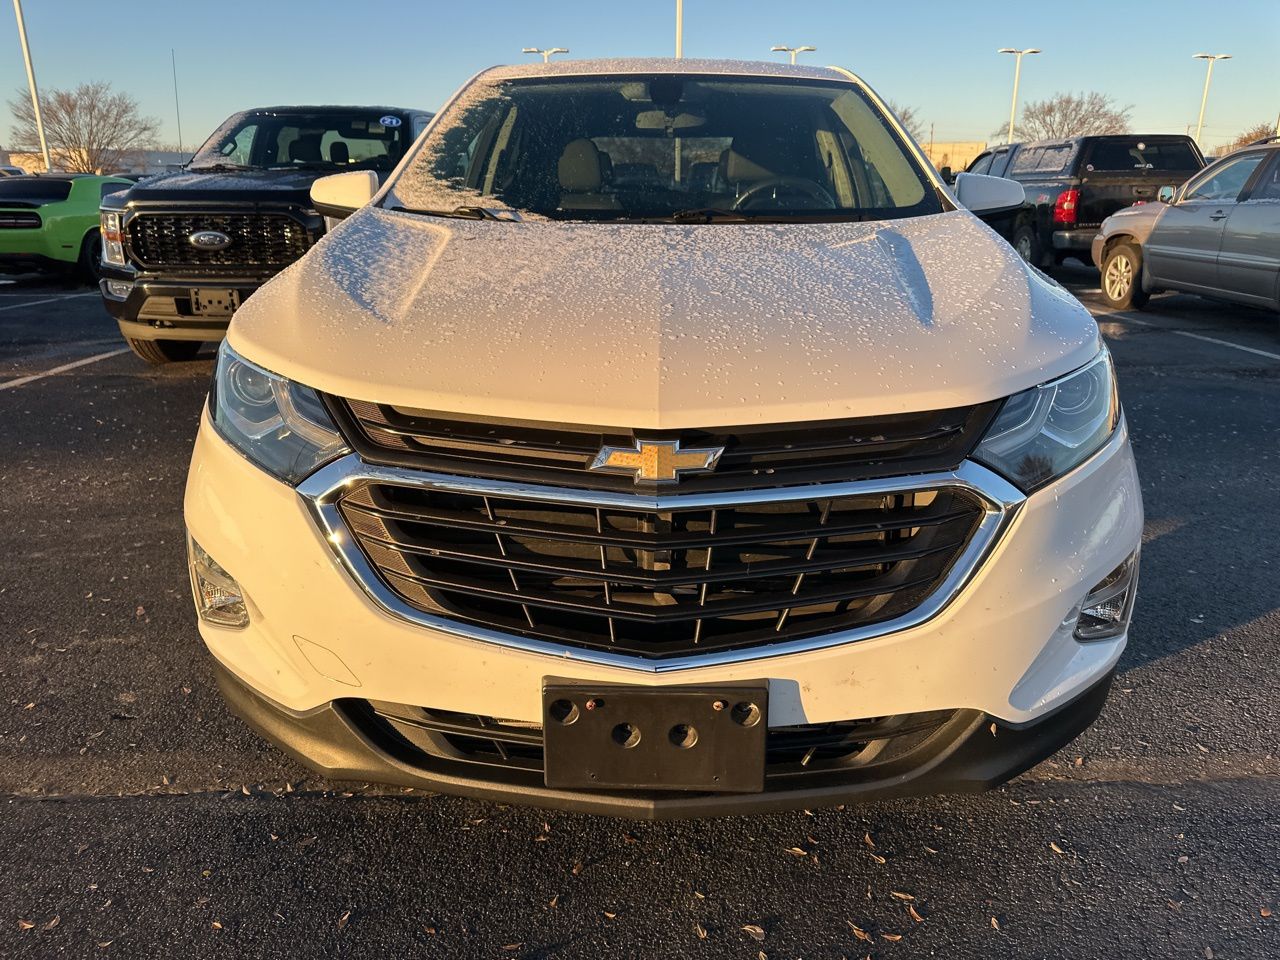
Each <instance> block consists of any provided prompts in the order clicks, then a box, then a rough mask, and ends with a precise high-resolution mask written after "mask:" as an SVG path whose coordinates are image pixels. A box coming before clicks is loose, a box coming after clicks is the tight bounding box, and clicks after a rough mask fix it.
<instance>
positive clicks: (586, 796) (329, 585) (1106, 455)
mask: <svg viewBox="0 0 1280 960" xmlns="http://www.w3.org/2000/svg"><path fill="white" fill-rule="evenodd" d="M186 519H187V525H188V530H189V532H190V535H191V537H192V538H193V540H195V541H196V542H197V543H199V544H200V546H201V547H202V548H203V550H204V551H206V552H207V553H208V554H209V555H210V556H211V557H212V558H213V559H214V560H216V561H217V563H218V564H219V565H221V566H222V567H223V568H224V569H225V570H226V571H227V573H228V574H229V575H230V576H232V577H233V578H234V579H235V580H236V581H237V582H238V583H239V584H240V586H241V588H242V589H243V592H244V596H245V598H246V600H245V603H246V607H247V609H248V612H249V625H248V626H247V627H245V628H243V629H236V628H231V627H223V626H217V625H214V624H210V623H208V622H203V621H202V622H201V623H200V632H201V634H202V636H203V638H204V640H205V643H206V644H207V646H208V648H209V650H210V651H211V652H212V654H213V655H214V657H215V658H216V660H217V661H218V662H219V671H220V674H221V677H222V679H221V683H222V685H223V688H224V692H225V693H226V696H227V699H228V701H229V702H230V703H231V704H232V706H233V707H234V709H235V710H236V711H237V712H239V713H240V714H241V715H242V716H244V717H245V718H246V719H247V720H248V721H249V722H250V723H251V724H252V725H253V726H255V727H256V728H257V729H259V730H260V731H261V732H263V733H264V735H266V736H267V737H268V738H269V739H272V740H274V741H276V742H277V743H280V744H281V745H283V746H284V747H285V748H286V749H288V750H290V751H291V752H292V753H293V754H294V755H295V756H297V757H299V758H301V759H302V760H304V761H305V762H307V763H309V764H310V765H312V766H313V767H315V768H316V769H317V770H320V771H321V772H323V773H325V774H327V775H330V776H334V777H343V778H346V777H350V778H355V779H360V780H381V781H386V782H391V783H397V784H403V785H406V786H417V787H424V788H428V789H432V790H438V791H441V792H453V793H463V794H468V795H475V796H483V797H490V798H494V799H501V800H504V801H511V802H518V801H522V800H523V801H525V802H533V803H540V804H552V805H556V806H561V807H566V808H572V809H577V810H587V811H592V812H607V813H616V814H620V815H629V816H639V817H682V816H696V815H715V814H719V813H725V812H730V811H743V812H746V811H763V810H771V809H779V808H784V807H796V806H811V805H814V804H819V803H839V802H843V801H845V800H850V799H856V798H870V797H882V796H895V795H900V794H905V793H921V792H930V791H938V790H975V789H980V788H982V787H986V786H992V785H994V784H996V783H999V782H1001V781H1002V780H1005V779H1008V778H1009V777H1012V776H1015V775H1016V774H1018V773H1020V772H1021V771H1023V770H1025V769H1027V768H1028V767H1030V766H1032V765H1034V764H1035V763H1036V762H1038V761H1039V760H1041V759H1043V758H1044V757H1045V756H1047V755H1049V754H1050V753H1052V752H1054V751H1055V750H1057V749H1059V748H1060V747H1061V746H1063V745H1064V744H1065V743H1067V742H1069V741H1070V740H1071V738H1073V737H1074V736H1075V735H1076V734H1078V733H1079V732H1080V731H1081V730H1082V729H1084V727H1086V726H1087V725H1088V724H1089V722H1090V721H1091V720H1092V719H1093V717H1094V716H1096V715H1097V713H1098V710H1099V709H1101V705H1102V703H1103V701H1104V700H1105V697H1106V689H1107V684H1108V682H1109V677H1110V675H1111V672H1112V671H1113V669H1114V667H1115V664H1116V661H1117V660H1118V659H1119V657H1120V654H1121V652H1122V651H1123V649H1124V646H1125V642H1126V639H1127V636H1126V635H1121V636H1119V637H1116V638H1113V639H1110V640H1103V641H1098V642H1092V643H1081V642H1078V641H1077V640H1075V639H1074V635H1073V633H1074V625H1075V617H1074V611H1075V610H1077V609H1078V607H1079V604H1080V602H1081V600H1082V599H1083V598H1084V597H1085V596H1086V595H1087V594H1088V593H1089V592H1090V591H1091V590H1092V589H1093V588H1094V587H1095V585H1097V584H1098V583H1099V582H1100V581H1102V580H1103V579H1104V578H1105V577H1106V576H1107V575H1108V574H1109V573H1111V572H1112V571H1113V570H1115V569H1116V568H1117V567H1118V566H1120V565H1121V564H1122V563H1123V562H1124V561H1125V560H1126V559H1127V558H1129V557H1131V556H1132V555H1133V554H1134V553H1135V551H1136V550H1137V549H1138V545H1139V542H1140V538H1141V532H1142V504H1141V496H1140V492H1139V488H1138V480H1137V474H1136V470H1135V468H1134V463H1133V458H1132V454H1131V452H1130V449H1129V444H1128V438H1127V433H1126V430H1125V428H1124V427H1123V425H1122V426H1121V428H1120V429H1119V430H1117V432H1116V434H1115V436H1114V437H1113V438H1112V440H1111V441H1110V442H1109V443H1108V444H1107V446H1106V447H1104V448H1103V450H1101V451H1100V452H1099V453H1098V454H1096V455H1095V456H1094V457H1093V458H1092V459H1090V460H1089V461H1087V462H1086V463H1085V464H1083V465H1082V466H1080V467H1079V468H1077V469H1076V470H1074V471H1073V472H1072V473H1070V474H1069V475H1067V476H1066V477H1063V478H1061V479H1060V480H1058V481H1056V482H1055V483H1053V484H1051V485H1049V486H1048V487H1046V488H1044V489H1042V490H1040V491H1037V492H1036V493H1035V494H1033V495H1032V496H1030V497H1028V498H1026V499H1025V500H1024V501H1023V502H1022V503H1021V505H1020V508H1019V509H1018V510H1017V512H1016V513H1015V514H1014V515H1013V517H1012V519H1011V521H1010V522H1009V524H1008V525H1007V527H1005V528H1004V529H1003V531H1002V533H1001V534H1000V536H999V538H998V539H997V540H996V541H995V542H994V544H993V546H992V547H991V548H990V550H989V552H988V553H987V555H986V556H985V559H984V560H983V561H982V562H981V564H980V565H979V566H978V567H977V569H976V570H975V571H974V573H973V574H972V576H971V577H970V578H969V580H968V581H967V583H966V584H965V585H964V587H963V588H962V589H961V590H960V591H959V593H958V594H957V595H956V596H955V597H954V599H952V601H951V602H950V603H949V604H947V605H946V606H944V607H943V608H942V609H941V610H940V611H939V612H938V613H937V614H936V615H934V616H932V617H931V618H930V619H928V620H926V621H925V622H923V623H920V624H917V625H915V626H911V627H909V628H904V629H899V630H896V631H893V632H889V633H885V634H883V635H879V636H872V637H868V638H866V639H860V640H856V641H852V642H848V643H833V644H828V645H825V646H822V645H816V646H814V647H813V648H812V649H806V650H802V651H799V652H788V653H786V654H779V655H769V654H768V651H767V650H765V651H763V652H761V651H753V653H754V656H751V657H743V658H739V659H722V658H714V657H708V658H707V659H706V661H705V663H704V662H699V661H698V660H697V659H696V658H695V659H694V660H693V661H692V662H685V661H682V662H681V665H680V666H679V668H678V669H663V668H661V667H660V666H659V667H655V666H654V662H653V661H641V662H639V663H635V664H621V663H616V662H599V661H595V662H593V661H592V660H590V659H589V658H586V657H582V656H579V655H577V653H576V652H575V651H573V650H570V649H564V650H562V651H561V652H560V654H559V655H551V654H549V653H546V652H539V651H535V650H529V649H520V648H518V647H517V646H515V645H505V644H503V643H498V642H492V641H485V640H482V639H477V638H474V637H468V636H462V635H459V634H458V633H456V632H449V631H445V630H440V629H433V628H431V627H427V626H424V625H422V624H420V623H413V622H409V621H408V620H406V619H404V618H402V617H397V616H394V615H392V614H391V613H389V612H388V611H387V610H385V609H383V608H382V607H380V606H379V605H378V604H377V603H375V601H374V599H373V598H371V597H370V595H369V594H368V593H366V592H365V591H364V590H362V589H361V588H360V587H359V586H358V585H357V584H356V583H355V582H354V581H353V579H352V576H351V574H350V573H349V572H348V569H347V568H346V567H345V566H344V565H343V564H342V562H340V560H339V557H338V554H337V553H336V552H335V550H334V549H333V545H332V544H331V543H330V542H328V540H327V539H326V535H325V533H324V532H323V531H322V530H321V528H320V526H319V525H318V524H317V522H316V520H315V519H314V517H313V515H312V513H311V512H310V510H309V508H308V505H307V503H306V502H305V501H304V499H303V497H302V496H301V495H300V494H299V493H298V492H297V491H296V490H294V489H292V488H290V487H288V486H286V485H284V484H282V483H280V482H278V481H277V480H275V479H273V478H271V477H269V476H268V475H267V474H265V473H264V472H263V471H261V470H259V469H258V468H257V467H255V466H253V465H252V464H251V463H249V462H248V461H247V460H246V459H245V458H244V457H243V456H241V455H240V454H239V453H238V452H237V451H235V450H234V449H233V448H232V447H230V446H229V445H228V444H227V443H225V442H224V441H223V440H222V439H221V438H220V437H219V436H218V435H217V434H216V432H215V431H214V430H213V429H212V427H211V426H210V424H209V421H208V416H207V414H206V416H205V417H204V418H203V423H202V426H201V430H200V434H199V436H198V438H197V440H196V447H195V452H194V456H193V460H192V467H191V472H190V474H189V478H188V484H187V492H186ZM659 663H660V662H659ZM548 677H557V678H565V679H570V680H582V681H590V682H592V683H621V684H631V685H637V684H638V685H647V686H661V685H686V686H689V685H710V684H729V683H748V682H760V681H762V680H763V681H767V683H768V686H769V701H768V702H769V715H768V726H769V735H770V737H773V736H774V735H775V733H776V734H778V735H779V736H783V735H785V734H786V731H787V730H796V729H800V728H805V727H807V728H815V727H818V726H821V725H825V724H840V723H847V722H850V721H859V720H860V719H861V718H868V720H869V718H895V719H897V718H905V722H906V723H907V724H908V725H909V724H910V723H911V722H913V720H914V719H915V718H921V717H926V716H927V717H929V718H932V719H934V720H936V721H937V722H936V723H935V724H934V726H933V728H932V732H929V733H927V734H926V735H924V737H923V739H922V740H920V741H919V742H910V743H907V742H906V741H903V743H904V746H903V749H902V752H901V755H900V756H899V755H897V754H894V755H893V756H892V757H891V759H890V760H889V761H888V762H885V763H879V764H873V765H868V766H865V767H863V766H858V765H856V764H854V765H851V766H849V768H848V769H840V770H832V769H830V768H829V767H828V768H826V769H824V770H821V771H817V772H814V773H813V774H812V775H807V774H806V775H793V774H794V771H793V772H792V773H789V774H787V775H786V776H782V775H777V776H771V775H770V774H769V772H768V770H767V769H766V781H765V782H766V789H765V792H764V793H759V794H745V795H728V794H681V793H673V792H663V793H660V794H652V793H650V794H645V793H640V792H634V791H627V792H614V793H594V792H579V791H572V792H568V791H556V790H550V789H548V788H546V787H545V786H543V785H542V775H541V769H540V767H539V766H538V760H537V756H536V750H535V751H534V753H532V754H529V753H527V752H526V755H525V757H524V759H523V761H522V762H521V763H520V764H516V765H508V766H504V765H503V764H500V763H494V762H492V760H491V759H490V758H486V759H484V760H483V761H478V760H475V759H474V758H471V759H468V757H467V756H466V755H465V754H466V750H464V749H459V748H457V744H456V742H455V741H449V740H448V738H446V741H448V742H441V743H440V744H439V747H440V748H439V749H435V748H434V747H432V746H431V745H430V744H428V745H427V746H426V747H424V746H423V745H422V744H421V743H418V742H410V740H406V739H405V738H404V737H403V736H402V735H401V734H400V732H398V728H395V727H394V724H392V725H388V723H387V722H386V714H387V711H388V710H391V712H393V713H394V709H393V708H394V705H406V707H411V708H413V709H419V708H426V709H429V710H431V711H433V712H435V713H437V714H440V715H446V714H447V715H450V716H453V717H455V718H456V717H460V716H463V715H465V716H467V717H471V718H475V717H484V718H504V719H505V720H506V721H511V722H513V723H517V724H524V725H525V726H526V727H528V728H532V729H536V730H538V731H539V733H538V738H537V739H538V742H539V743H540V730H541V722H542V718H543V709H544V708H543V702H542V686H543V682H544V680H545V679H546V678H548ZM388 705H391V706H388ZM459 722H461V721H459ZM468 737H470V739H468ZM462 739H463V740H466V741H467V742H471V740H474V739H476V737H475V736H474V735H467V734H466V733H465V731H464V732H463V736H462Z"/></svg>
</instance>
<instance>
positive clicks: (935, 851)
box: [924, 847, 938, 853]
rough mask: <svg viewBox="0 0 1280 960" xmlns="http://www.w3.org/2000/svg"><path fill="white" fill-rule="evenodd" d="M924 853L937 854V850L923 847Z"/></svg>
mask: <svg viewBox="0 0 1280 960" xmlns="http://www.w3.org/2000/svg"><path fill="white" fill-rule="evenodd" d="M924 852H925V853H937V852H938V851H937V850H935V849H933V847H925V848H924Z"/></svg>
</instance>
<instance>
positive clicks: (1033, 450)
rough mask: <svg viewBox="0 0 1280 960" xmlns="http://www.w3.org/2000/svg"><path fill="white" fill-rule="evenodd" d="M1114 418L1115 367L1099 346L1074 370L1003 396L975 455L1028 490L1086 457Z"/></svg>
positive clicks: (1117, 415)
mask: <svg viewBox="0 0 1280 960" xmlns="http://www.w3.org/2000/svg"><path fill="white" fill-rule="evenodd" d="M1119 422H1120V400H1119V397H1118V396H1117V395H1116V377H1115V369H1114V368H1113V367H1112V365H1111V354H1110V353H1109V352H1108V351H1107V350H1106V348H1103V350H1102V352H1101V353H1099V354H1098V356H1097V357H1096V358H1095V359H1093V360H1092V361H1091V362H1090V363H1088V364H1087V365H1085V366H1084V367H1081V368H1080V369H1079V370H1077V371H1076V372H1075V373H1069V374H1067V375H1066V376H1065V377H1062V378H1061V379H1059V380H1053V381H1051V382H1049V383H1045V384H1041V385H1040V386H1038V387H1032V388H1031V389H1030V390H1024V391H1023V392H1022V393H1019V394H1015V395H1014V396H1012V397H1010V398H1009V399H1008V400H1006V401H1005V404H1004V407H1003V408H1002V409H1001V411H1000V413H999V415H998V416H997V417H996V419H995V422H994V423H992V424H991V427H990V429H988V430H987V435H986V436H985V437H983V439H982V442H981V443H980V444H978V449H977V450H976V451H975V452H974V459H975V460H979V461H981V462H982V463H985V464H987V466H989V467H993V468H995V469H996V470H998V471H1000V472H1001V473H1002V474H1004V475H1005V476H1006V477H1008V478H1009V479H1010V480H1012V481H1014V482H1015V483H1016V484H1017V485H1018V486H1019V487H1021V488H1022V489H1023V490H1025V491H1026V492H1027V493H1030V492H1031V491H1032V490H1035V489H1036V488H1037V487H1041V486H1043V485H1044V484H1046V483H1048V482H1049V481H1050V480H1053V479H1054V478H1055V477H1060V476H1062V475H1063V474H1064V473H1067V472H1069V471H1071V470H1073V469H1075V468H1076V467H1077V466H1079V465H1080V464H1081V463H1083V462H1084V461H1085V460H1087V459H1088V458H1089V457H1090V456H1092V455H1093V454H1094V453H1095V452H1097V450H1098V449H1099V448H1101V447H1102V445H1103V444H1105V443H1106V442H1107V440H1108V438H1110V436H1111V434H1112V432H1113V431H1114V430H1115V428H1116V424H1117V423H1119Z"/></svg>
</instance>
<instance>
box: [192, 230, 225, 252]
mask: <svg viewBox="0 0 1280 960" xmlns="http://www.w3.org/2000/svg"><path fill="white" fill-rule="evenodd" d="M187 242H188V243H190V244H191V245H192V246H193V247H195V248H196V249H197V250H225V249H226V248H227V247H229V246H231V238H230V237H228V236H227V235H226V234H225V233H222V232H221V231H219V230H197V231H196V232H195V233H193V234H191V236H189V237H187Z"/></svg>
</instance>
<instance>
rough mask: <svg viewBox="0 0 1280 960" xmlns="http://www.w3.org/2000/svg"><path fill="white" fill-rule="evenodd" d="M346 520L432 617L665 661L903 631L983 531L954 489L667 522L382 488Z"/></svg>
mask: <svg viewBox="0 0 1280 960" xmlns="http://www.w3.org/2000/svg"><path fill="white" fill-rule="evenodd" d="M338 507H339V510H340V512H341V514H342V517H343V519H344V520H345V522H346V524H347V526H348V528H349V529H350V530H351V532H352V533H353V534H354V535H355V539H356V541H357V542H358V543H359V545H360V547H361V549H362V550H363V551H364V553H365V555H366V556H367V558H368V559H369V560H370V562H371V563H372V564H373V565H374V567H375V568H376V570H377V572H378V574H379V575H380V576H381V578H382V580H383V581H384V583H385V584H386V585H387V586H388V587H390V589H391V590H393V591H394V592H395V593H396V594H397V595H399V597H400V598H402V599H403V600H404V601H406V602H407V603H409V604H411V605H412V606H414V607H416V608H417V609H419V610H422V611H425V612H428V613H431V614H436V615H439V616H443V617H448V618H451V619H454V620H461V621H464V622H468V623H474V624H481V625H483V626H486V627H491V628H494V629H497V630H501V631H503V632H506V633H514V634H518V635H522V636H527V637H533V638H538V639H543V640H550V641H553V642H557V643H563V644H567V645H572V646H580V647H587V648H593V649H602V650H612V651H618V652H624V653H628V654H633V655H640V656H643V657H651V658H660V657H668V656H679V655H683V654H687V653H692V652H697V651H706V650H717V649H727V648H741V647H746V646H756V645H761V644H768V643H774V642H778V641H781V640H788V639H796V638H800V637H807V636H815V635H820V634H826V633H832V632H836V631H841V630H848V629H851V628H854V627H859V626H863V625H867V624H872V623H878V622H882V621H885V620H891V619H893V618H895V617H899V616H901V615H903V614H905V613H907V612H909V611H910V610H912V609H913V608H915V607H916V606H917V605H919V604H920V603H921V602H922V601H923V600H924V599H925V598H926V597H927V596H928V595H929V594H930V593H931V592H933V590H934V589H935V588H936V587H937V586H938V584H939V582H940V581H941V580H942V578H943V577H944V576H945V575H946V573H947V571H948V570H949V569H950V568H951V566H952V564H953V563H954V562H955V560H956V558H957V556H959V554H960V552H961V551H962V550H963V548H964V547H965V545H966V544H967V543H968V542H969V540H970V538H971V537H972V536H973V534H974V532H975V531H976V529H977V527H978V525H979V523H980V521H981V518H982V516H983V508H982V506H981V504H980V503H979V501H978V500H977V499H976V498H975V497H974V496H972V495H971V494H969V493H967V492H964V491H961V490H959V489H956V488H952V487H941V488H938V489H921V490H916V491H912V492H909V493H892V494H862V495H857V496H838V497H832V496H826V497H823V496H821V495H820V491H819V490H817V489H815V491H814V497H813V498H812V499H796V500H786V499H779V500H771V501H769V502H764V503H752V504H739V505H733V506H719V507H715V508H710V507H704V508H696V509H695V508H678V509H670V510H665V509H664V510H657V509H654V508H652V507H645V506H643V505H640V504H638V505H637V506H635V507H631V506H627V507H625V508H622V507H593V506H588V505H583V504H580V503H573V502H568V503H545V502H539V501H535V500H528V499H521V498H519V497H514V496H509V497H508V496H502V497H500V496H485V495H481V494H473V493H464V492H456V491H440V490H427V489H421V488H417V487H409V486H402V485H398V484H394V483H382V482H377V483H374V482H370V483H366V484H364V485H361V486H358V487H356V488H354V489H353V490H352V491H351V492H349V493H347V494H346V495H344V496H343V498H342V499H341V500H340V501H339V502H338Z"/></svg>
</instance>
